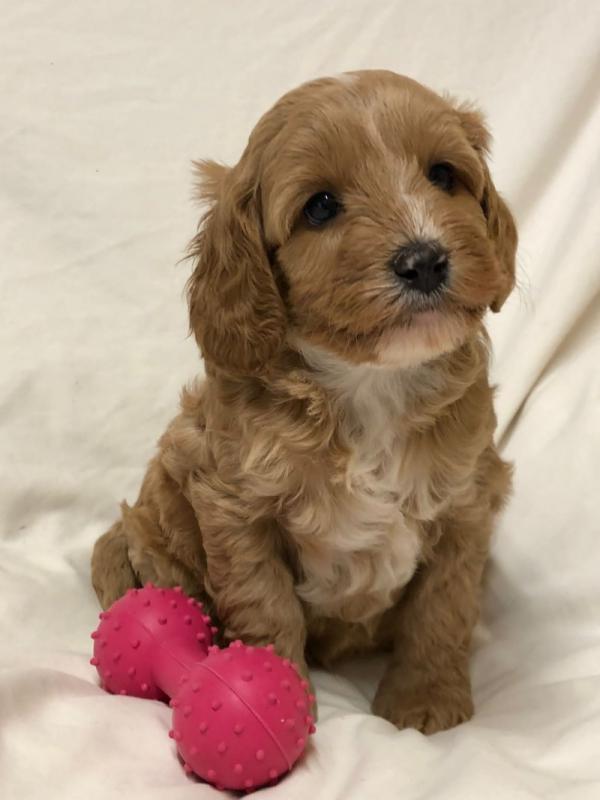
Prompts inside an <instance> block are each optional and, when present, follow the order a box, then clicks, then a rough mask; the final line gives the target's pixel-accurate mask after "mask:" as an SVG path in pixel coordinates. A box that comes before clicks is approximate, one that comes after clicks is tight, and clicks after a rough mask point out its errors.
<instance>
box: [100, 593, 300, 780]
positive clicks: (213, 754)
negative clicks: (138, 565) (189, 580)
mask: <svg viewBox="0 0 600 800" xmlns="http://www.w3.org/2000/svg"><path fill="white" fill-rule="evenodd" d="M216 630H217V629H216V628H214V627H211V620H210V617H209V616H208V615H207V614H205V613H204V610H203V608H202V604H201V603H198V602H197V601H196V600H194V599H193V598H191V597H188V596H187V595H185V594H184V593H183V591H182V590H181V588H180V587H176V588H175V589H158V588H156V587H154V586H153V585H152V584H150V583H149V584H147V585H146V586H145V588H143V589H130V590H129V591H128V592H127V594H126V595H125V596H124V597H122V598H121V599H120V600H117V602H116V603H114V604H113V605H112V607H111V608H110V609H109V610H108V611H103V612H101V614H100V624H99V625H98V628H97V629H96V630H95V631H94V632H93V633H92V634H91V636H92V639H94V656H93V658H92V659H91V662H90V663H91V664H93V665H94V666H95V667H96V668H97V670H98V673H99V675H100V679H101V681H102V685H103V688H104V689H106V690H107V691H109V692H112V693H113V694H122V695H131V696H134V697H145V698H150V699H155V700H166V699H168V698H171V700H170V706H171V707H172V709H173V722H172V728H171V730H170V731H169V736H170V737H171V738H172V739H174V740H175V742H176V744H177V749H178V751H179V755H180V756H181V758H182V759H183V763H184V768H185V770H186V772H194V773H196V774H197V775H199V776H200V777H201V778H203V779H204V780H206V781H208V782H209V783H212V784H213V785H215V786H216V787H217V788H220V789H236V790H244V789H245V790H252V789H254V788H259V787H260V786H264V785H265V784H268V783H272V782H275V781H276V780H277V779H278V778H280V777H281V776H282V775H283V774H285V773H286V772H288V771H289V770H290V769H291V768H292V767H293V765H294V764H295V762H296V761H297V760H298V758H299V757H300V756H301V754H302V752H303V751H304V748H305V746H306V742H307V738H308V735H309V734H311V733H314V731H315V726H314V720H313V717H312V716H311V713H310V711H311V707H312V704H313V702H314V697H313V695H311V694H309V691H308V683H307V682H306V681H305V680H303V679H302V677H301V676H300V675H299V673H298V669H297V667H296V665H295V664H293V663H291V662H290V661H288V660H287V659H282V658H280V657H279V656H278V655H277V654H276V653H275V652H274V648H273V646H272V645H268V646H267V647H251V646H246V645H244V644H242V642H240V641H236V642H233V643H231V644H230V645H229V646H228V647H227V648H224V649H219V648H218V647H216V646H215V645H213V644H212V639H213V635H214V634H215V633H216Z"/></svg>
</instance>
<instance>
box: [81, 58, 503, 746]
mask: <svg viewBox="0 0 600 800" xmlns="http://www.w3.org/2000/svg"><path fill="white" fill-rule="evenodd" d="M488 143H489V136H488V133H487V131H486V129H485V126H484V124H483V121H482V118H481V116H480V114H479V113H478V112H477V111H476V110H474V109H472V108H469V107H465V106H460V105H457V104H455V103H453V102H451V101H448V100H444V99H442V98H440V97H438V96H437V95H435V94H434V93H433V92H431V91H429V90H428V89H425V88H424V87H422V86H420V85H419V84H417V83H415V82H414V81H411V80H409V79H408V78H403V77H401V76H398V75H395V74H393V73H390V72H380V71H369V72H358V73H352V74H350V75H348V76H345V77H344V78H343V79H342V80H340V79H333V78H331V79H322V80H319V81H313V82H312V83H309V84H305V85H304V86H301V87H300V88H299V89H296V90H294V91H292V92H290V93H289V94H287V95H285V96H284V97H283V98H282V99H281V100H280V101H279V102H278V103H277V104H276V105H275V106H274V108H273V109H271V110H270V111H269V112H268V113H267V114H266V115H265V116H264V117H263V118H262V119H261V120H260V121H259V123H258V125H257V126H256V128H255V130H254V131H253V132H252V134H251V136H250V139H249V142H248V145H247V148H246V150H245V152H244V153H243V155H242V157H241V159H240V161H239V163H238V164H237V165H236V166H235V167H233V168H231V169H230V168H227V167H224V166H221V165H217V164H213V163H211V162H206V163H201V164H199V165H198V171H199V174H200V184H201V185H200V190H199V191H200V193H201V195H202V197H203V199H204V200H205V201H206V202H207V203H208V210H207V212H206V214H205V215H204V217H203V219H202V221H201V224H200V227H199V231H198V234H197V235H196V237H195V238H194V240H193V242H192V245H191V256H192V258H193V259H194V270H193V274H192V276H191V278H190V280H189V283H188V299H189V309H190V324H191V329H192V331H193V332H194V335H195V337H196V339H197V341H198V344H199V346H200V349H201V351H202V354H203V356H204V359H205V364H206V379H205V380H203V381H200V382H197V383H195V384H194V385H192V386H191V387H189V388H188V389H186V390H185V391H184V392H183V395H182V399H181V412H180V414H179V415H178V416H177V417H176V418H175V419H174V420H173V422H172V423H171V425H170V426H169V428H168V429H167V431H166V433H165V434H164V435H163V437H162V438H161V440H160V443H159V449H158V453H157V455H156V457H155V458H154V459H153V460H152V462H151V463H150V465H149V468H148V471H147V474H146V477H145V479H144V482H143V485H142V489H141V492H140V496H139V498H138V500H137V502H136V503H135V505H134V506H133V507H129V506H127V505H125V504H124V505H123V509H122V516H121V519H120V521H118V522H117V523H115V525H114V526H113V527H112V528H111V529H110V530H109V531H108V533H106V534H105V535H104V536H103V537H102V538H101V539H100V540H99V541H98V542H97V544H96V548H95V551H94V556H93V562H92V578H93V582H94V586H95V588H96V591H97V592H98V596H99V598H100V601H101V603H102V605H103V606H105V607H106V606H107V605H109V604H110V603H112V602H113V601H114V600H115V599H116V598H117V597H118V596H119V595H120V594H122V593H123V591H125V589H126V588H127V587H128V586H131V585H134V584H136V583H140V582H143V581H147V580H150V579H151V580H153V581H155V582H156V583H158V584H159V585H161V584H162V585H172V584H176V583H179V584H181V585H183V587H184V588H185V590H186V591H188V592H190V593H192V594H195V595H197V596H202V597H203V598H204V599H205V600H206V601H207V602H208V603H209V604H210V605H211V608H212V609H213V610H214V612H215V613H216V614H217V615H218V617H219V618H220V620H221V622H222V624H223V626H224V629H225V637H236V636H239V637H241V638H244V639H246V640H247V641H249V642H255V643H264V642H267V641H274V642H275V644H276V647H277V649H278V650H279V652H280V653H281V654H283V655H286V656H288V657H290V658H293V659H295V660H297V661H298V662H299V663H300V664H301V665H303V667H304V668H305V663H306V662H305V659H306V658H309V659H312V660H314V661H317V662H320V663H323V664H330V663H331V662H332V661H333V660H335V659H336V658H339V657H341V656H343V655H346V654H348V653H354V652H358V651H364V650H369V649H373V648H381V647H389V648H391V649H392V658H391V662H390V665H389V668H388V671H387V673H386V675H385V676H384V678H383V681H382V683H381V686H380V688H379V691H378V693H377V696H376V698H375V702H374V708H375V711H376V712H377V713H379V714H382V715H383V716H385V717H386V718H387V719H389V720H391V721H392V722H394V723H395V724H396V725H398V726H400V727H402V726H407V725H410V726H414V727H417V728H419V729H421V730H423V731H425V732H433V731H436V730H440V729H443V728H446V727H449V726H451V725H454V724H456V723H458V722H460V721H461V720H464V719H467V718H468V717H469V716H470V715H471V713H472V709H473V707H472V700H471V692H470V684H469V670H468V653H469V645H470V639H471V633H472V629H473V626H474V624H475V621H476V619H477V613H478V598H479V592H480V584H481V577H482V572H483V568H484V564H485V561H486V557H487V552H488V543H489V538H490V534H491V530H492V524H493V519H494V516H495V514H496V512H497V511H498V510H499V509H500V507H501V506H502V504H503V502H504V501H505V498H506V497H507V494H508V491H509V486H510V469H509V467H508V466H507V465H506V464H505V463H504V462H502V461H501V459H500V458H499V456H498V455H497V453H496V450H495V448H494V444H493V432H494V428H495V416H494V411H493V403H492V400H493V398H492V390H491V388H490V386H489V383H488V377H487V374H488V341H487V337H486V334H485V329H484V324H483V319H484V314H485V310H486V308H492V309H493V310H494V311H497V310H499V309H500V307H501V306H502V304H503V302H504V300H505V299H506V297H507V296H508V295H509V293H510V291H511V289H512V287H513V283H514V258H515V249H516V242H517V239H516V231H515V226H514V222H513V220H512V217H511V215H510V212H509V211H508V209H507V207H506V205H505V203H504V202H503V201H502V199H501V198H500V197H499V195H498V193H497V192H496V189H495V188H494V185H493V183H492V180H491V177H490V174H489V170H488V167H487V165H486V160H485V159H486V154H487V149H488ZM437 162H446V163H449V164H451V165H452V166H453V168H454V170H455V172H456V175H457V176H458V183H457V186H456V188H455V189H454V190H453V191H452V193H450V194H448V193H445V192H443V191H441V190H440V189H439V188H438V187H435V186H433V185H432V184H431V183H429V182H428V180H427V177H426V175H427V171H428V168H429V166H430V165H431V164H432V163H437ZM322 190H328V191H333V192H335V193H336V195H337V196H338V197H340V198H341V200H342V203H343V211H342V213H340V214H339V215H338V217H336V218H335V219H334V220H332V221H331V222H330V223H328V224H327V225H326V226H323V228H322V229H321V228H320V229H315V228H314V227H311V226H310V225H308V224H307V223H306V221H305V219H304V217H303V214H302V208H303V206H304V204H305V203H306V201H307V199H308V198H309V197H310V196H311V195H312V194H314V193H315V192H318V191H322ZM419 237H421V238H422V237H426V238H430V239H431V238H434V239H436V240H438V241H439V242H441V244H442V245H443V246H444V247H445V248H446V250H447V251H448V253H449V256H450V265H451V266H450V269H451V273H450V281H449V286H448V288H447V290H446V291H444V292H443V293H442V294H441V295H440V296H439V297H436V298H435V299H434V301H432V302H431V303H429V304H428V305H423V303H421V302H420V301H419V300H418V299H415V298H414V297H411V296H410V293H406V292H405V291H404V292H403V291H402V290H401V288H400V287H399V285H398V282H397V280H395V278H394V275H393V273H392V271H391V270H390V268H389V261H390V258H391V257H392V255H393V254H394V252H395V251H396V250H397V249H398V248H399V247H400V246H401V245H403V244H405V243H407V242H409V241H411V240H414V239H415V238H419Z"/></svg>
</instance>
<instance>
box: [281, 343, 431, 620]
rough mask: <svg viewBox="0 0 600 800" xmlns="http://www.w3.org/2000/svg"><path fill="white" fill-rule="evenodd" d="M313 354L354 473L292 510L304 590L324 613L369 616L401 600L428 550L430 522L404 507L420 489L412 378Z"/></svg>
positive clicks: (311, 489) (316, 488)
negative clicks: (425, 527) (409, 395)
mask: <svg viewBox="0 0 600 800" xmlns="http://www.w3.org/2000/svg"><path fill="white" fill-rule="evenodd" d="M307 355H308V357H309V358H310V360H311V362H312V363H313V364H314V363H315V361H316V359H317V358H318V359H319V361H318V362H317V363H318V365H319V367H320V368H321V371H320V372H319V373H318V374H319V379H320V380H322V382H323V383H324V384H325V385H327V386H328V387H329V388H331V389H332V391H334V392H335V395H336V398H337V401H338V402H339V413H340V420H341V422H340V424H341V425H342V432H343V436H344V438H345V440H346V444H347V445H348V446H349V447H350V450H351V453H352V456H351V459H350V461H349V464H348V466H347V470H346V473H345V475H343V476H340V475H337V476H331V480H329V481H326V482H325V483H324V482H323V481H322V476H321V482H320V483H319V482H317V481H316V480H315V483H314V485H311V484H310V483H309V484H307V486H306V491H305V493H304V496H303V498H302V500H301V501H300V502H298V503H296V504H294V507H293V508H292V509H291V510H290V514H289V517H288V520H287V525H288V528H289V531H290V533H291V534H292V535H293V537H294V539H295V541H296V544H297V547H298V552H299V556H300V561H301V565H302V570H303V580H302V582H301V583H300V584H299V585H298V586H297V591H298V594H299V595H300V597H302V599H303V600H304V601H305V602H307V603H309V604H310V605H312V606H314V607H315V610H316V611H317V612H318V613H319V614H322V615H325V616H329V617H337V618H340V619H343V620H346V621H353V622H367V621H368V620H369V619H370V618H372V617H374V616H375V615H377V614H380V613H381V612H383V611H384V610H385V609H387V608H389V607H390V606H391V605H392V604H393V603H394V602H395V600H396V598H397V597H398V596H399V594H400V592H401V590H402V588H403V587H404V586H405V585H406V584H407V583H408V581H409V580H410V579H411V577H412V576H413V574H414V571H415V569H416V566H417V561H418V558H419V553H420V550H421V524H420V523H419V522H418V521H417V520H415V519H413V518H411V517H409V516H407V515H405V514H404V513H403V505H404V500H405V498H406V497H407V496H408V495H409V494H410V493H411V492H413V491H414V475H412V472H411V470H410V469H409V470H406V469H404V468H403V467H404V466H405V465H404V458H403V456H404V447H403V444H404V442H403V432H402V424H401V420H402V412H403V404H404V390H403V376H402V374H401V373H400V372H399V371H397V372H390V371H389V370H383V369H381V368H379V367H370V366H369V367H348V365H346V364H342V363H341V362H339V361H337V360H335V361H332V359H331V357H330V356H324V355H323V354H321V353H318V354H315V353H314V351H311V352H310V353H309V354H307Z"/></svg>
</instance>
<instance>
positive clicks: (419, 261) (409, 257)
mask: <svg viewBox="0 0 600 800" xmlns="http://www.w3.org/2000/svg"><path fill="white" fill-rule="evenodd" d="M390 265H391V267H392V269H393V270H394V272H395V273H396V275H397V276H398V279H399V280H400V282H401V283H402V284H404V286H406V287H407V288H409V289H413V290H414V291H417V292H420V293H421V294H431V293H432V292H435V290H436V289H440V288H441V287H442V286H444V285H445V283H446V282H447V280H448V272H449V269H450V265H449V262H448V253H447V252H446V251H445V250H444V248H443V247H442V246H441V245H440V244H439V243H438V242H424V241H417V242H410V243H409V244H406V245H404V246H403V247H401V248H400V249H399V250H398V251H397V253H396V254H395V256H394V257H393V258H392V260H391V262H390Z"/></svg>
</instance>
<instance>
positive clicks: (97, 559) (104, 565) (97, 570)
mask: <svg viewBox="0 0 600 800" xmlns="http://www.w3.org/2000/svg"><path fill="white" fill-rule="evenodd" d="M92 584H93V586H94V589H95V590H96V594H97V595H98V600H99V601H100V605H101V606H102V608H108V607H109V606H111V605H112V604H113V603H114V602H115V600H118V599H119V597H122V596H123V595H124V594H125V592H126V591H127V589H132V588H134V587H135V586H138V585H139V584H138V581H137V580H136V576H135V573H134V571H133V567H132V566H131V562H130V560H129V547H128V544H127V536H126V534H125V530H124V528H123V522H122V520H119V521H118V522H115V524H114V525H113V526H112V528H110V529H109V530H108V531H107V532H106V533H105V534H104V535H103V536H101V537H100V538H99V539H98V541H97V542H96V544H95V545H94V552H93V553H92Z"/></svg>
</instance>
